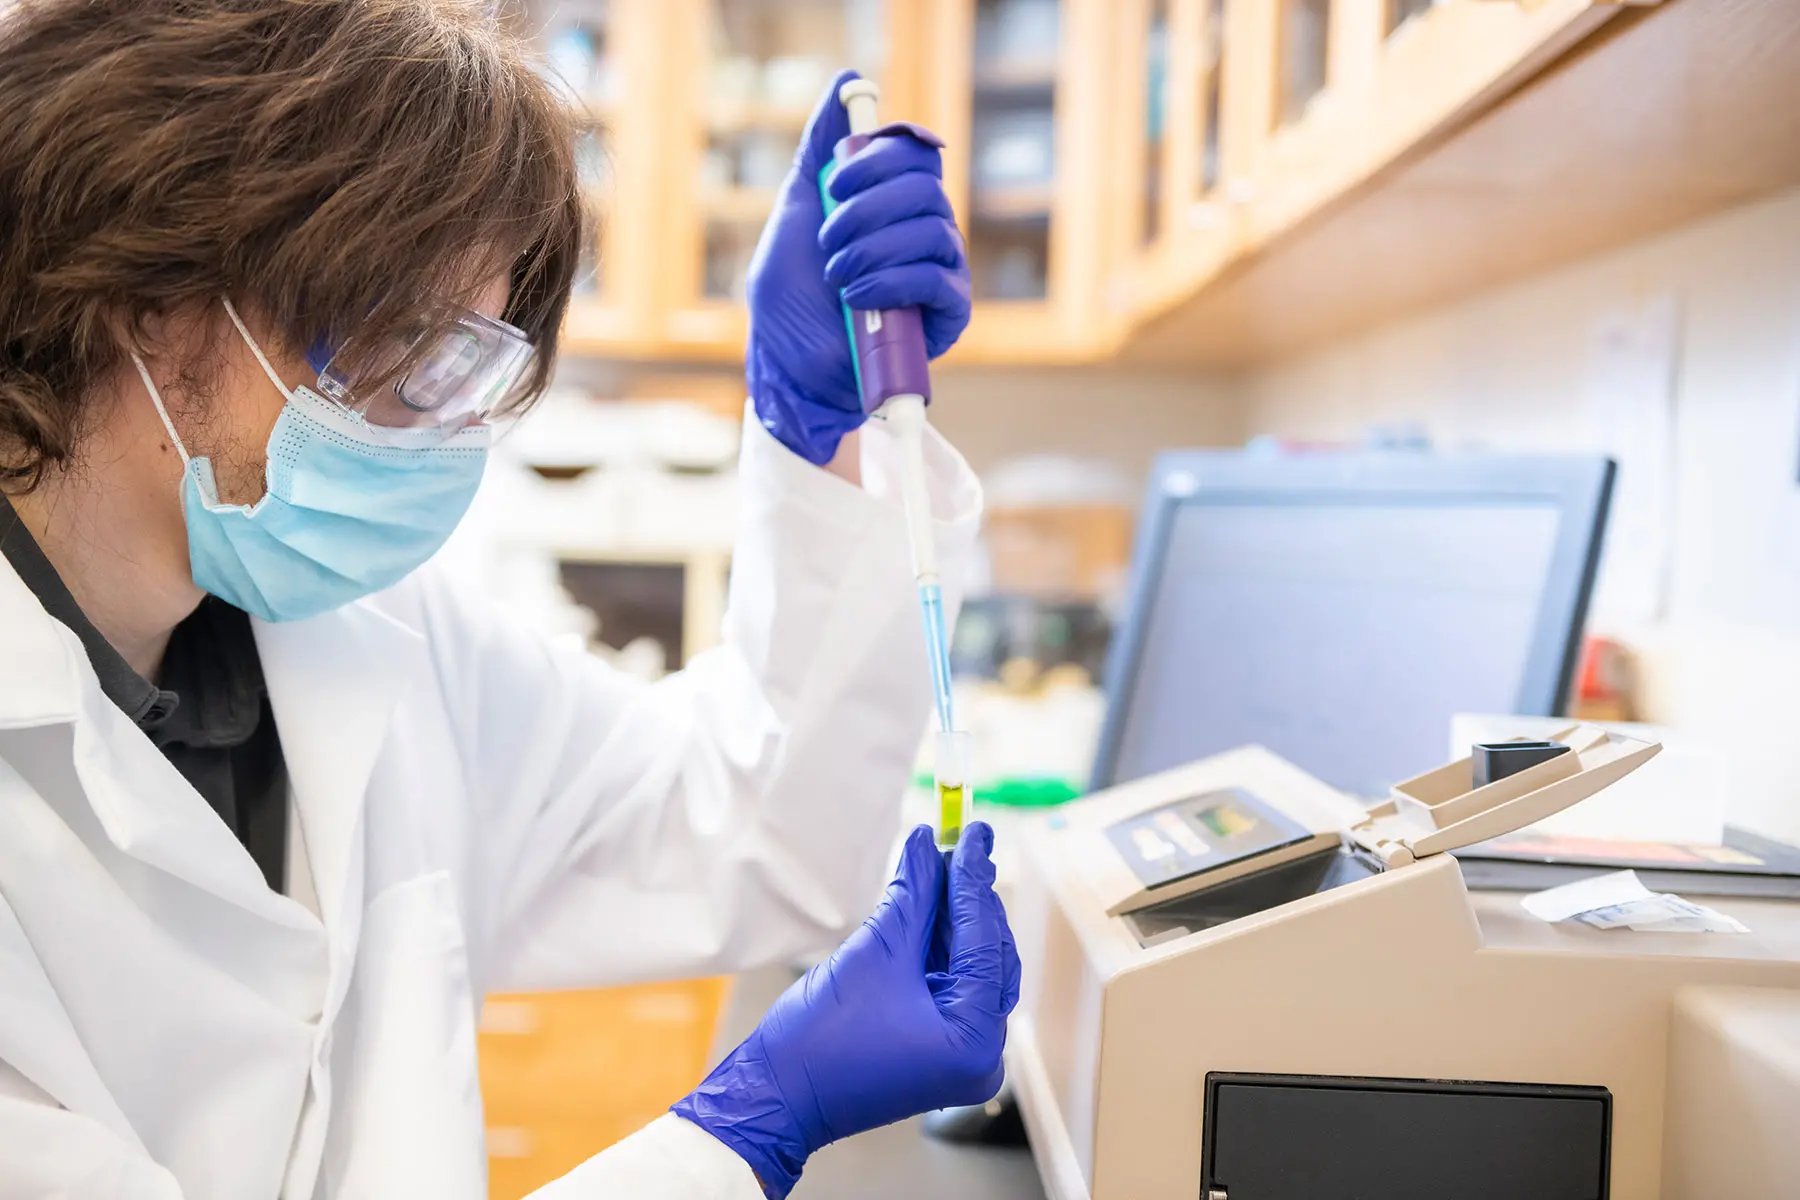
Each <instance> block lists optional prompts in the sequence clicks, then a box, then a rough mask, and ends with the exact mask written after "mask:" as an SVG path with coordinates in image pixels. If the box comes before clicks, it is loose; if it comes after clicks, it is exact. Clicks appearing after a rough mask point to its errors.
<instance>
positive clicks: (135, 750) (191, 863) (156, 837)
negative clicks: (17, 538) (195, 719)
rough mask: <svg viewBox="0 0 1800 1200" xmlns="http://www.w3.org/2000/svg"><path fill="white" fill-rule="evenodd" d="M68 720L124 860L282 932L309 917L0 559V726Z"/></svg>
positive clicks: (90, 788) (84, 774)
mask: <svg viewBox="0 0 1800 1200" xmlns="http://www.w3.org/2000/svg"><path fill="white" fill-rule="evenodd" d="M51 724H68V725H71V726H72V727H73V730H74V732H73V736H72V739H71V750H72V755H73V759H74V766H75V771H76V775H77V777H78V778H79V780H80V781H81V786H82V789H83V791H84V792H85V793H86V796H87V801H88V803H89V805H90V806H91V807H92V809H93V811H94V815H95V816H96V817H97V818H98V819H99V822H100V825H101V827H102V828H103V829H104V830H105V832H106V836H107V837H108V839H110V840H111V841H112V843H113V844H114V845H115V846H117V847H118V848H119V849H120V850H122V851H124V852H125V853H126V854H129V855H131V856H132V857H133V858H135V859H138V860H139V861H140V862H145V863H148V864H150V865H151V866H153V867H156V868H158V869H159V870H162V871H166V872H168V873H169V874H170V875H173V876H175V877H176V878H178V879H183V880H186V881H187V882H188V883H191V884H193V885H194V886H195V887H198V888H200V889H202V890H204V891H207V892H210V893H212V894H213V895H215V896H218V897H219V898H220V899H223V900H226V901H229V902H231V903H233V904H235V905H237V906H238V907H240V908H243V909H246V910H248V911H249V912H252V913H255V914H256V915H257V916H259V917H262V918H264V919H266V920H269V921H273V922H275V923H276V924H279V925H283V926H287V927H289V928H304V927H305V926H306V925H307V923H308V922H309V921H310V920H311V918H309V917H308V916H307V915H306V914H305V913H304V912H302V911H301V910H300V909H299V908H297V907H296V906H295V905H294V904H293V903H292V902H291V901H289V900H288V899H286V898H285V897H282V896H278V895H276V894H275V893H274V892H272V891H270V890H269V886H268V884H267V883H266V882H264V880H263V877H262V874H261V872H260V871H258V870H257V868H256V864H255V862H254V861H252V860H251V858H250V855H249V854H248V853H247V852H246V851H245V850H244V848H243V846H242V845H241V844H239V842H238V840H237V838H236V837H234V836H233V835H232V832H231V830H230V829H228V828H226V826H225V824H224V823H223V822H222V821H220V820H219V818H218V816H217V814H215V813H214V812H213V810H212V809H211V808H210V807H209V806H208V805H207V803H206V801H205V800H204V799H203V798H202V797H201V796H200V794H199V793H198V792H196V791H194V790H193V788H192V787H191V786H189V785H188V783H187V781H186V780H184V779H183V778H182V777H181V774H180V772H178V771H177V770H176V769H175V768H174V767H173V766H171V765H170V764H169V762H168V760H167V759H165V758H164V757H163V756H162V754H160V753H159V752H158V751H157V750H156V748H155V747H154V746H152V745H151V744H150V742H149V740H148V739H146V738H144V737H142V736H141V735H139V734H137V733H136V731H135V729H134V728H133V727H132V725H131V721H130V719H129V718H128V717H126V716H125V714H124V713H122V712H120V711H119V710H118V708H116V707H115V706H114V705H113V704H112V703H111V702H110V701H109V700H107V699H106V697H105V696H104V695H103V694H102V693H101V691H100V683H99V680H98V679H96V678H95V676H94V673H93V668H92V667H91V666H90V665H89V664H88V662H87V659H86V654H85V652H84V651H83V650H82V648H81V642H80V640H79V639H77V638H76V636H75V634H74V633H73V632H72V631H71V630H69V629H68V628H67V627H65V626H64V625H63V624H62V623H61V622H59V621H57V620H56V619H55V618H53V617H52V616H50V614H49V613H47V612H45V611H44V606H43V605H42V604H40V603H39V602H38V599H37V597H36V596H34V595H32V593H31V590H30V589H29V588H27V587H26V586H25V583H24V581H23V580H21V579H20V578H19V576H18V573H17V572H15V571H14V570H13V569H12V568H11V566H10V565H8V564H7V563H6V562H5V560H4V559H0V729H24V728H29V727H32V726H41V725H51Z"/></svg>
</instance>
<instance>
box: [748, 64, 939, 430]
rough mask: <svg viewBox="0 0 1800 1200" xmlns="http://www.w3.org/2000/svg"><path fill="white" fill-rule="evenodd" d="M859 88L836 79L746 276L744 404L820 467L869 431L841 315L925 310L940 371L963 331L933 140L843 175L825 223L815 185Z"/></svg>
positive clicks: (907, 145) (853, 162)
mask: <svg viewBox="0 0 1800 1200" xmlns="http://www.w3.org/2000/svg"><path fill="white" fill-rule="evenodd" d="M857 77H858V76H857V74H856V72H855V71H843V72H840V73H839V74H838V77H837V78H836V79H834V80H832V81H831V87H830V88H829V89H828V90H827V91H826V93H825V96H824V98H823V99H821V100H820V101H819V106H818V108H817V109H816V110H815V111H814V112H813V115H812V119H811V120H810V121H809V122H807V126H806V132H805V133H804V134H802V135H801V139H800V149H799V152H798V153H797V154H796V155H795V158H794V165H793V168H792V169H791V170H789V172H788V175H787V179H786V180H785V181H784V182H783V183H782V186H781V192H780V195H779V198H778V199H777V200H776V203H775V211H774V213H773V214H771V215H770V217H769V222H768V224H767V225H765V226H764V227H763V232H762V239H761V240H760V241H759V242H758V243H757V246H756V255H755V257H754V258H753V259H752V260H751V263H750V275H749V283H748V290H749V300H750V340H749V345H748V346H747V347H746V348H745V364H744V373H745V379H746V382H747V383H748V385H749V392H750V398H751V401H752V403H753V404H754V405H755V407H756V415H757V419H758V420H760V421H761V422H762V424H763V427H764V428H765V429H767V430H768V431H769V432H770V433H772V434H774V435H775V437H776V438H777V439H778V440H779V441H780V442H781V443H782V444H783V445H785V446H787V447H788V449H790V450H792V451H793V452H794V453H796V454H798V455H800V457H802V458H804V459H806V460H807V461H808V462H813V463H825V462H829V461H830V460H831V457H832V456H833V455H834V454H836V453H837V448H838V442H839V441H840V440H841V439H842V438H843V436H844V435H845V434H846V433H849V432H850V431H851V430H853V429H856V428H858V427H860V426H861V425H862V423H863V420H864V413H863V408H862V400H861V397H860V396H859V395H858V394H857V390H856V368H855V366H854V365H853V363H852V360H851V353H850V339H849V333H848V331H847V330H846V329H845V327H844V312H843V307H842V303H843V302H848V303H849V305H850V306H851V307H852V308H855V309H858V310H861V309H887V308H911V307H914V306H917V307H919V308H921V309H922V310H923V316H924V323H925V351H926V353H927V354H928V355H930V356H931V357H932V358H936V357H937V356H938V355H940V354H942V353H944V351H946V350H948V349H949V348H950V347H951V346H953V345H955V344H956V339H957V338H959V337H961V336H962V331H963V330H964V329H965V328H966V327H967V326H968V324H969V264H968V260H967V258H966V257H965V255H964V253H963V239H962V235H961V234H960V233H958V232H957V229H956V220H955V218H954V217H953V216H952V215H951V212H950V200H949V198H948V197H947V196H945V194H944V183H943V175H944V169H943V159H942V155H941V154H940V153H939V143H938V142H937V140H936V139H935V138H933V137H931V135H930V134H927V133H925V131H923V130H909V129H905V128H902V129H898V130H895V131H894V132H891V133H890V134H888V135H886V136H883V137H880V138H877V139H876V140H875V141H874V142H872V143H871V144H870V145H869V146H867V147H866V148H865V149H863V150H862V151H861V152H860V153H858V154H856V155H855V156H854V157H852V158H851V159H849V160H848V161H847V162H843V163H840V164H838V169H837V171H836V172H835V173H834V174H833V175H832V177H831V179H830V181H829V183H828V185H827V186H828V187H829V188H830V191H831V197H832V199H833V200H834V201H836V202H837V205H838V207H837V209H836V210H835V211H834V212H833V213H832V214H831V217H830V219H829V220H827V219H826V217H825V207H824V202H823V201H822V200H821V199H820V197H819V172H820V171H821V170H822V169H823V168H824V166H825V164H826V163H828V162H830V161H831V158H832V155H833V153H834V152H835V150H836V147H837V144H838V142H839V141H840V140H842V139H843V138H845V137H848V136H849V134H850V119H849V117H848V116H847V115H846V114H845V112H844V106H843V105H842V104H840V103H839V102H838V98H837V96H838V89H839V88H840V87H842V86H843V85H844V84H845V82H847V81H849V80H851V79H855V78H857Z"/></svg>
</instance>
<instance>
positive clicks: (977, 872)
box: [674, 821, 1019, 1200]
mask: <svg viewBox="0 0 1800 1200" xmlns="http://www.w3.org/2000/svg"><path fill="white" fill-rule="evenodd" d="M993 845H994V831H993V830H992V829H991V828H989V827H988V826H987V825H986V824H985V823H983V822H980V821H975V822H972V823H970V825H969V826H968V827H967V828H966V829H965V830H964V831H963V836H962V840H961V841H960V842H959V843H958V844H957V847H956V849H955V851H954V852H953V853H950V854H943V853H940V852H939V850H938V849H937V847H936V846H934V845H933V844H932V839H931V830H929V829H927V828H926V827H924V826H920V827H919V828H917V829H915V830H913V832H912V835H911V836H910V837H909V838H907V841H906V849H905V850H904V851H903V852H902V853H901V856H900V869H899V871H898V873H897V874H896V875H895V877H894V881H893V883H891V884H890V885H888V891H887V896H886V898H885V899H883V901H882V902H881V905H880V906H879V907H878V908H876V910H875V914H874V915H873V916H871V917H870V918H869V919H868V920H866V921H864V922H863V924H862V928H860V929H858V930H857V931H856V932H855V933H853V934H851V935H850V937H849V938H848V939H846V940H845V942H844V944H843V945H842V946H840V947H838V949H837V952H836V953H834V954H833V955H832V956H831V957H830V958H829V959H827V960H826V961H825V962H823V963H820V964H819V965H818V966H816V967H814V968H813V969H812V970H810V971H808V972H807V973H806V976H805V977H804V978H802V979H801V980H799V981H798V982H797V983H795V984H794V985H793V986H792V987H790V988H789V989H788V990H787V991H786V992H784V993H782V995H781V998H780V999H778V1000H777V1001H776V1002H775V1004H774V1007H772V1008H770V1009H769V1012H768V1015H767V1016H765V1017H764V1018H763V1020H762V1024H760V1025H758V1026H757V1027H756V1031H755V1032H754V1033H752V1034H751V1035H750V1036H749V1038H747V1039H746V1040H745V1041H744V1044H743V1045H741V1046H739V1047H738V1048H737V1049H736V1050H733V1051H732V1052H731V1053H730V1054H728V1055H726V1057H725V1061H724V1062H722V1063H720V1064H719V1065H718V1067H717V1068H715V1069H714V1071H713V1073H712V1074H711V1075H708V1076H707V1077H706V1079H705V1081H704V1082H702V1083H701V1085H700V1086H699V1087H698V1088H696V1089H695V1090H694V1091H693V1093H692V1094H690V1095H689V1096H688V1097H687V1098H686V1099H684V1100H682V1101H680V1102H679V1103H677V1104H676V1105H675V1107H674V1112H675V1113H676V1115H677V1116H681V1117H684V1118H686V1119H687V1120H689V1121H692V1122H693V1123H694V1124H696V1125H698V1126H700V1127H701V1128H702V1129H705V1130H706V1131H707V1132H708V1133H710V1134H712V1135H713V1136H714V1137H716V1138H718V1139H719V1140H720V1141H721V1142H723V1143H725V1145H727V1146H729V1147H730V1148H731V1149H732V1150H734V1151H736V1152H737V1154H738V1156H739V1157H740V1158H742V1159H743V1160H744V1161H745V1162H747V1163H749V1164H750V1167H751V1169H752V1170H753V1171H755V1172H756V1177H757V1179H758V1180H759V1181H760V1182H761V1183H762V1187H763V1191H764V1192H766V1193H767V1194H768V1195H769V1196H771V1197H775V1198H777V1200H779V1198H780V1197H783V1196H786V1195H787V1193H788V1191H789V1190H790V1189H791V1188H792V1187H793V1186H794V1184H795V1182H796V1181H798V1179H799V1178H800V1170H801V1168H802V1167H803V1166H804V1165H805V1163H806V1159H807V1157H808V1156H809V1155H811V1154H812V1153H813V1151H815V1150H817V1149H819V1148H820V1147H821V1146H824V1145H826V1144H827V1143H830V1142H834V1141H837V1140H838V1139H839V1138H845V1137H849V1136H850V1135H851V1134H853V1133H861V1132H863V1131H864V1130H867V1129H873V1128H875V1127H876V1126H878V1125H886V1124H888V1123H890V1122H892V1121H898V1120H900V1119H901V1118H903V1117H909V1116H912V1115H914V1114H916V1113H922V1112H929V1111H930V1110H932V1109H934V1108H948V1107H951V1106H953V1105H966V1104H981V1103H983V1102H985V1101H987V1100H989V1099H991V1098H992V1097H993V1095H994V1093H995V1092H997V1091H999V1089H1000V1084H1001V1082H1002V1079H1003V1077H1004V1072H1003V1069H1002V1067H1001V1065H1000V1052H1001V1050H1002V1048H1003V1047H1004V1046H1005V1044H1006V1018H1007V1015H1008V1014H1009V1013H1011V1012H1012V1009H1013V1005H1014V1004H1016V1003H1017V1002H1018V999H1019V955H1018V952H1017V951H1016V950H1015V949H1014V947H1013V938H1012V931H1011V930H1010V929H1008V928H1007V924H1006V910H1005V908H1004V907H1002V905H1001V903H1000V898H999V897H998V896H997V895H995V894H994V888H993V884H994V865H993V863H992V861H990V859H989V854H990V853H991V852H992V850H993ZM946 859H947V860H948V862H946Z"/></svg>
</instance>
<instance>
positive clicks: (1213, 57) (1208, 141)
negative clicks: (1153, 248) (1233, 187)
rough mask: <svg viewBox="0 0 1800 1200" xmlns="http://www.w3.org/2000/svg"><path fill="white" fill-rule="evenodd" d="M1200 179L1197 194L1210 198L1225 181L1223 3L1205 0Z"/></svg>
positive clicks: (1201, 48) (1201, 62)
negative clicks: (1223, 154)
mask: <svg viewBox="0 0 1800 1200" xmlns="http://www.w3.org/2000/svg"><path fill="white" fill-rule="evenodd" d="M1199 59H1200V62H1199V69H1200V89H1199V96H1200V177H1199V179H1198V180H1197V183H1198V184H1199V187H1198V189H1197V190H1198V194H1199V195H1200V196H1206V195H1209V194H1210V193H1211V192H1212V191H1213V190H1214V189H1215V188H1217V187H1218V186H1219V183H1220V181H1221V180H1223V179H1224V178H1225V171H1224V159H1223V158H1222V157H1221V155H1220V152H1219V147H1220V144H1221V141H1222V138H1221V137H1220V131H1221V130H1222V129H1223V128H1224V125H1223V123H1222V119H1221V112H1222V104H1221V101H1222V100H1223V98H1224V95H1225V86H1224V85H1225V0H1206V3H1205V7H1204V9H1203V10H1202V15H1201V18H1200V55H1199Z"/></svg>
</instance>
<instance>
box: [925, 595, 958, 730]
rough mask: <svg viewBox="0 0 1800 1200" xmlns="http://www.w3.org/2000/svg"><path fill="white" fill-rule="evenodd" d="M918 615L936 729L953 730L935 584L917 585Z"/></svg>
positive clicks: (945, 640) (941, 602)
mask: <svg viewBox="0 0 1800 1200" xmlns="http://www.w3.org/2000/svg"><path fill="white" fill-rule="evenodd" d="M919 615H920V616H922V617H923V618H924V620H925V657H926V658H927V659H929V660H930V662H931V690H932V692H933V695H934V699H935V700H936V703H937V717H938V728H939V729H945V730H949V729H954V728H956V724H955V722H954V720H953V719H952V713H951V711H950V640H949V639H948V638H947V637H946V636H945V635H944V593H943V592H941V591H940V590H938V585H937V584H935V583H922V584H920V585H919Z"/></svg>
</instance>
